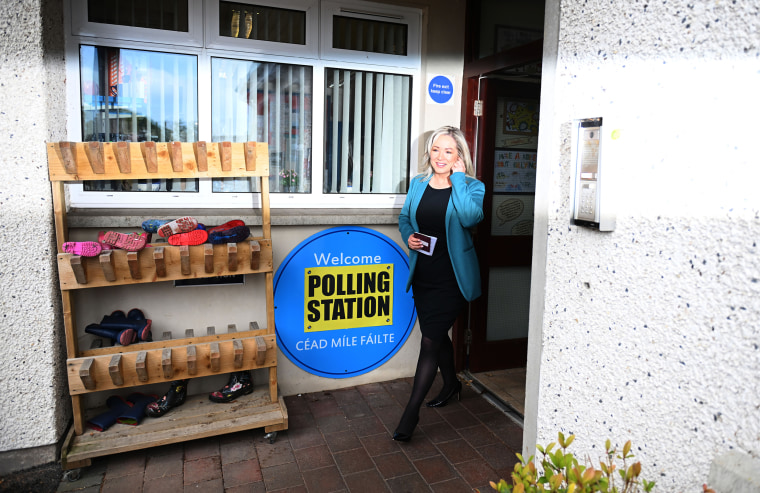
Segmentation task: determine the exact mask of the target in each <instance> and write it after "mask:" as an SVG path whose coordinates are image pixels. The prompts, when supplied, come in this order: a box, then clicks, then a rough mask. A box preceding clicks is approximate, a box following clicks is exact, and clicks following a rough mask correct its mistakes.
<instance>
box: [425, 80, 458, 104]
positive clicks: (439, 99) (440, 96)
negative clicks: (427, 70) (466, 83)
mask: <svg viewBox="0 0 760 493" xmlns="http://www.w3.org/2000/svg"><path fill="white" fill-rule="evenodd" d="M428 94H430V98H431V99H432V100H433V101H435V102H436V103H439V104H443V103H447V102H448V101H449V100H450V99H451V98H452V97H453V96H454V84H453V83H452V82H451V80H450V79H449V78H448V77H445V76H443V75H436V76H435V77H433V78H432V79H430V84H428Z"/></svg>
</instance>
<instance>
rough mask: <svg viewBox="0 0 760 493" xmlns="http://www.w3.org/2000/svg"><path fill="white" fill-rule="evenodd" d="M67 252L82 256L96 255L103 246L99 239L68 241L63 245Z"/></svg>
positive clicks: (62, 247)
mask: <svg viewBox="0 0 760 493" xmlns="http://www.w3.org/2000/svg"><path fill="white" fill-rule="evenodd" d="M61 249H63V251H64V252H66V253H71V254H73V255H81V256H82V257H95V256H97V255H99V254H100V251H101V250H102V247H101V246H100V243H98V242H97V241H67V242H66V243H64V244H63V245H61Z"/></svg>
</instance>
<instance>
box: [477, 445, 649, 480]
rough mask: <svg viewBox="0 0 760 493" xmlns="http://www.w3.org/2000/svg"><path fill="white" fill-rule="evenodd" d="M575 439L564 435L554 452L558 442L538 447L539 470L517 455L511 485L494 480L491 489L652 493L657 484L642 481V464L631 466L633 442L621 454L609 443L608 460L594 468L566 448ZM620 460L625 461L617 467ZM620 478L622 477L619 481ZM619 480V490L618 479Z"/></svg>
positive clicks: (530, 460) (531, 460) (529, 460)
mask: <svg viewBox="0 0 760 493" xmlns="http://www.w3.org/2000/svg"><path fill="white" fill-rule="evenodd" d="M573 440H575V435H570V436H569V437H567V438H565V435H563V434H562V432H560V433H559V435H558V442H559V448H557V449H556V450H555V447H556V445H557V443H556V442H552V443H550V444H549V445H548V446H546V447H545V448H544V447H542V446H541V445H537V446H536V448H537V449H538V451H539V452H541V454H542V458H541V467H542V468H543V470H538V469H537V468H536V465H535V463H534V462H533V456H531V457H530V458H528V460H525V459H524V458H523V456H522V455H521V454H517V458H518V459H520V462H518V463H516V464H515V467H514V470H513V472H512V478H511V479H512V484H511V485H510V484H508V483H507V482H506V481H505V480H504V479H502V480H500V481H499V482H498V483H494V482H493V481H491V488H493V489H494V490H496V491H498V492H499V493H536V492H543V491H550V492H556V493H637V492H640V491H647V492H648V491H652V488H654V481H647V480H646V479H640V478H639V475H640V474H641V462H635V463H633V464H630V465H628V462H629V460H630V459H632V458H633V457H634V456H633V454H632V453H631V441H630V440H628V441H627V442H625V445H624V446H623V450H622V452H621V453H618V451H617V449H616V448H613V447H612V446H611V444H610V441H609V440H607V442H606V443H605V452H606V457H605V459H604V460H601V461H600V462H599V468H598V469H597V468H595V467H594V466H593V465H592V464H591V462H590V460H589V461H588V465H582V464H579V463H578V460H577V459H576V458H575V456H574V455H573V454H572V453H570V452H568V451H567V448H568V447H569V446H570V444H571V443H573ZM617 460H622V467H620V468H618V464H617V463H616V461H617ZM618 476H619V478H618ZM617 479H619V480H620V483H621V484H620V488H618V486H617V485H616V483H615V482H616V480H617Z"/></svg>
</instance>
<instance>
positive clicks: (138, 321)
mask: <svg viewBox="0 0 760 493" xmlns="http://www.w3.org/2000/svg"><path fill="white" fill-rule="evenodd" d="M151 324H152V321H151V320H149V319H146V318H145V315H143V313H142V312H141V311H140V310H138V309H137V308H133V309H132V310H130V311H129V315H124V312H123V311H121V310H116V311H115V312H113V313H111V314H110V315H106V316H104V317H103V320H101V321H100V326H101V327H103V328H104V329H119V330H124V329H133V330H134V331H135V333H136V334H137V339H138V340H140V341H147V342H150V341H152V340H153V336H152V335H151Z"/></svg>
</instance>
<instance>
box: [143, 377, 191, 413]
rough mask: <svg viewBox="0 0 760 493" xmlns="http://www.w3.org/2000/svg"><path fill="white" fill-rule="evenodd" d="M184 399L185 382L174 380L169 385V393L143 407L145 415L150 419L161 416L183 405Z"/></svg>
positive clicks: (185, 395)
mask: <svg viewBox="0 0 760 493" xmlns="http://www.w3.org/2000/svg"><path fill="white" fill-rule="evenodd" d="M186 398H187V380H175V381H173V382H172V383H171V384H170V387H169V391H168V392H167V393H165V394H164V395H163V397H161V398H160V399H158V400H156V401H153V402H151V403H150V404H148V405H147V406H146V407H145V415H146V416H150V417H151V418H158V417H160V416H163V415H164V414H166V413H167V412H168V411H169V410H170V409H172V408H174V407H177V406H181V405H182V404H184V403H185V399H186Z"/></svg>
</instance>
